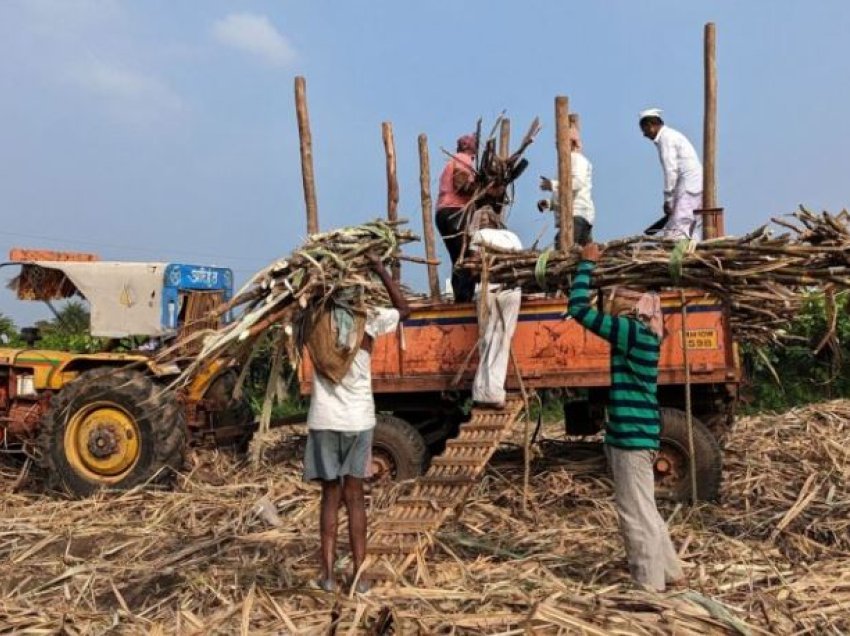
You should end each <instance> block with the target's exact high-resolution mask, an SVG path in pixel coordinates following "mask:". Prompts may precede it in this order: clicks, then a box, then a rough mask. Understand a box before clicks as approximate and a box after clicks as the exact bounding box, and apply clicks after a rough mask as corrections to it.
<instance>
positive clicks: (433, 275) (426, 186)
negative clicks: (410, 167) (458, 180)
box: [419, 133, 440, 300]
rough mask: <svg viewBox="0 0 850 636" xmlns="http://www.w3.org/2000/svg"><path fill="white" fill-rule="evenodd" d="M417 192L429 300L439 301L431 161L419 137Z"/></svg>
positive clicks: (426, 144)
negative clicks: (432, 209)
mask: <svg viewBox="0 0 850 636" xmlns="http://www.w3.org/2000/svg"><path fill="white" fill-rule="evenodd" d="M419 191H420V194H421V196H422V229H423V234H424V235H425V258H427V259H428V261H429V262H428V286H429V287H430V289H431V299H432V300H440V277H439V274H438V273H437V266H436V265H435V264H434V262H435V261H436V260H437V249H436V245H434V222H433V220H432V216H431V160H430V159H429V158H428V137H427V136H426V135H425V134H424V133H423V134H421V135H419Z"/></svg>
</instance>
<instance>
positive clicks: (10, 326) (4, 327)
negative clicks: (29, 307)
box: [0, 313, 18, 344]
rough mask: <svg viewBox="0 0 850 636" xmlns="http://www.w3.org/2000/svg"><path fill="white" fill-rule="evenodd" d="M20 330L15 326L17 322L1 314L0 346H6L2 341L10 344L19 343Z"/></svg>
mask: <svg viewBox="0 0 850 636" xmlns="http://www.w3.org/2000/svg"><path fill="white" fill-rule="evenodd" d="M17 339H18V328H17V327H16V326H15V321H14V320H12V319H11V318H9V317H8V316H6V315H4V314H2V313H0V344H5V343H4V342H2V341H6V340H8V343H9V344H11V343H12V342H15V341H17Z"/></svg>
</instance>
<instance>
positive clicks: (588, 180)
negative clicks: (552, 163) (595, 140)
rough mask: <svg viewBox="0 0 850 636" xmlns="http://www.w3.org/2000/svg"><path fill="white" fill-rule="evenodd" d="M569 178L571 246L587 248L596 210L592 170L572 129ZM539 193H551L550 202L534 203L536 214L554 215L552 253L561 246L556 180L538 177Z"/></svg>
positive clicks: (576, 134) (572, 128) (577, 132)
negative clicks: (547, 212)
mask: <svg viewBox="0 0 850 636" xmlns="http://www.w3.org/2000/svg"><path fill="white" fill-rule="evenodd" d="M570 148H571V152H570V166H571V169H570V174H571V175H572V183H573V242H574V243H575V244H576V245H581V246H584V245H587V244H588V243H590V242H592V241H593V221H594V219H595V217H596V208H595V207H594V205H593V198H592V195H591V191H592V189H593V166H592V165H591V163H590V161H588V159H587V157H585V156H584V152H583V148H582V143H581V137H580V136H579V131H578V128H577V127H576V126H570ZM540 189H541V190H543V191H544V192H551V193H552V197H551V199H548V200H547V199H541V200H540V201H538V202H537V210H538V211H540V212H545V211H546V210H552V212H554V213H555V249H558V246H559V245H560V244H561V213H560V207H559V203H558V180H557V179H549V178H547V177H543V176H541V177H540Z"/></svg>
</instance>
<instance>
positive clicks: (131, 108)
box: [68, 60, 185, 123]
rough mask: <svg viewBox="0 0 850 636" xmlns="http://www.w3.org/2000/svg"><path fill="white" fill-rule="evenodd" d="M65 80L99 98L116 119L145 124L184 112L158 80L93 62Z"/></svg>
mask: <svg viewBox="0 0 850 636" xmlns="http://www.w3.org/2000/svg"><path fill="white" fill-rule="evenodd" d="M68 77H69V79H70V80H71V81H72V82H73V83H74V84H76V85H77V86H79V87H80V88H82V89H83V90H86V91H87V92H89V93H91V94H93V95H94V96H96V97H98V98H100V99H102V100H103V101H104V102H105V103H106V104H107V106H108V107H109V109H110V111H111V112H112V114H113V115H115V116H116V117H118V118H120V119H123V120H126V121H130V122H133V123H147V122H151V121H155V120H159V119H162V118H163V117H166V116H170V115H173V114H175V113H179V112H180V111H182V110H184V108H185V105H184V103H183V100H182V99H181V98H180V96H179V95H177V93H175V92H174V91H173V90H172V89H171V88H169V86H168V85H167V84H165V83H164V82H163V81H162V80H160V79H159V78H158V77H156V76H153V75H148V74H145V73H141V72H138V71H133V70H130V69H128V68H123V67H121V66H118V65H115V64H109V63H106V62H102V61H100V60H93V61H91V62H88V63H86V64H81V65H78V66H76V67H74V68H73V69H72V70H71V72H70V73H69V75H68Z"/></svg>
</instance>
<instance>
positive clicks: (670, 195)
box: [639, 108, 702, 239]
mask: <svg viewBox="0 0 850 636" xmlns="http://www.w3.org/2000/svg"><path fill="white" fill-rule="evenodd" d="M661 114H662V111H661V110H659V109H658V108H650V109H648V110H644V111H641V113H640V115H639V118H640V129H641V132H642V133H643V136H644V137H646V138H647V139H649V140H650V141H652V142H653V143H654V144H655V145H656V147H657V148H658V158H659V159H660V160H661V167H662V169H663V170H664V214H665V215H666V216H667V222H666V223H665V224H664V227H663V228H662V229H661V236H662V237H663V238H670V239H683V238H692V237H693V238H699V236H698V234H700V233H701V232H695V230H696V227H697V221H696V217H695V216H694V210H699V209H700V208H702V163H700V160H699V157H698V156H697V153H696V150H694V147H693V145H692V144H691V142H690V141H688V138H687V137H685V136H684V135H683V134H682V133H680V132H679V131H678V130H674V129H673V128H670V127H669V126H665V125H664V120H663V119H661Z"/></svg>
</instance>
